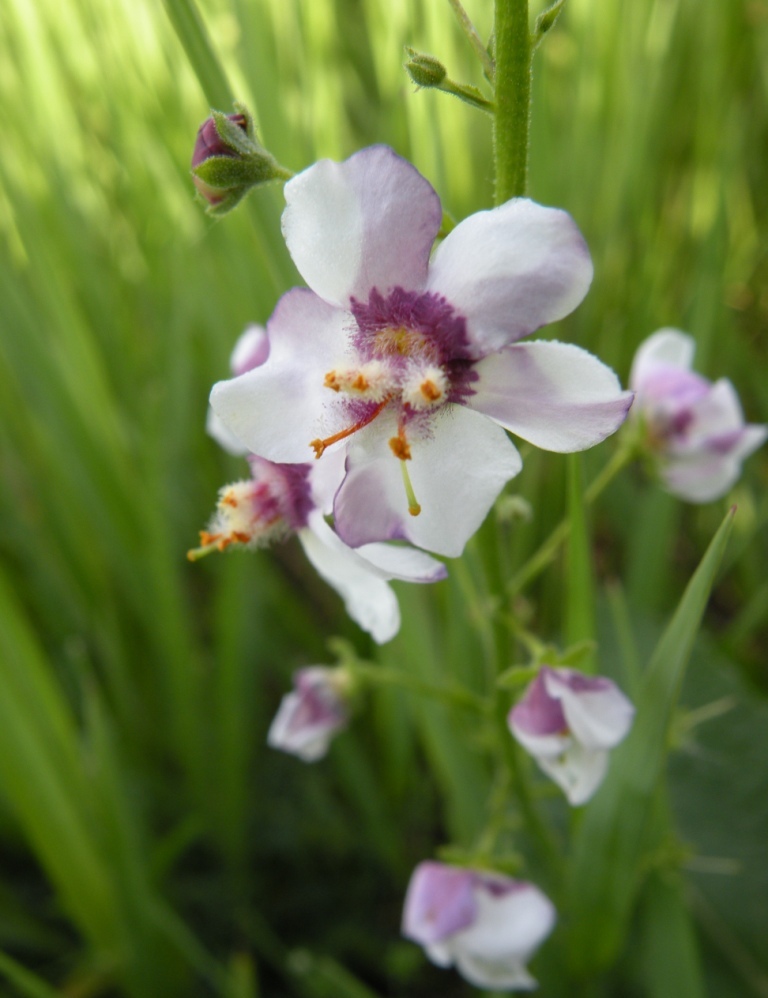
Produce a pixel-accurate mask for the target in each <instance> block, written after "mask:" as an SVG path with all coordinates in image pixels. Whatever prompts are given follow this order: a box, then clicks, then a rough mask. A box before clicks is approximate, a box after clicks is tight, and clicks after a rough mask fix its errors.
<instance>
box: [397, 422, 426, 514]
mask: <svg viewBox="0 0 768 998" xmlns="http://www.w3.org/2000/svg"><path fill="white" fill-rule="evenodd" d="M395 439H397V438H395ZM400 470H401V471H402V473H403V485H405V495H406V498H407V499H408V512H409V513H410V514H411V516H418V515H419V513H420V512H421V506H420V505H419V503H418V501H417V499H416V493H415V492H414V491H413V485H412V484H411V476H410V475H409V474H408V465H407V464H406V463H405V461H401V462H400Z"/></svg>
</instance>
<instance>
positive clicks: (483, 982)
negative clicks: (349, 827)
mask: <svg viewBox="0 0 768 998" xmlns="http://www.w3.org/2000/svg"><path fill="white" fill-rule="evenodd" d="M554 924H555V909H554V906H553V905H552V903H551V901H549V899H548V898H547V897H546V896H545V895H544V894H543V893H542V892H541V891H540V890H539V889H538V887H535V886H534V885H533V884H529V883H527V882H526V881H523V880H513V879H512V878H511V877H506V876H502V875H501V874H498V873H487V872H485V871H483V872H481V871H477V870H469V869H465V868H463V867H458V866H447V865H445V864H444V863H436V862H425V863H420V864H419V865H418V866H417V867H416V869H415V870H414V871H413V875H412V876H411V882H410V884H409V885H408V892H407V894H406V898H405V910H404V912H403V935H405V936H407V937H408V938H409V939H412V940H413V941H414V942H417V943H419V944H420V945H422V946H423V947H424V950H425V952H426V954H427V956H428V957H429V959H430V960H431V961H432V962H433V963H436V964H437V965H438V966H440V967H450V966H451V965H455V966H456V969H457V970H458V971H459V973H460V974H462V976H463V977H465V978H466V979H467V980H468V981H469V982H470V983H471V984H474V985H475V986H476V987H479V988H493V989H495V990H504V991H518V990H521V991H529V990H531V989H532V988H535V987H536V981H535V979H534V978H533V977H531V975H530V974H529V973H528V970H527V969H526V966H525V965H526V963H527V962H528V960H529V959H530V958H531V956H532V954H533V952H534V951H535V950H536V949H537V948H538V946H539V945H540V944H541V943H542V942H543V941H544V939H545V938H546V937H547V936H548V935H549V933H550V932H551V931H552V927H553V926H554Z"/></svg>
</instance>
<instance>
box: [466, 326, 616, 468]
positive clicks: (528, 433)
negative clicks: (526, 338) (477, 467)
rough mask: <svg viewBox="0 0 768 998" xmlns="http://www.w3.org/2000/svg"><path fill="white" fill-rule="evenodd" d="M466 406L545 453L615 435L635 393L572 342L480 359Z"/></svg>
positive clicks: (572, 448) (584, 445)
mask: <svg viewBox="0 0 768 998" xmlns="http://www.w3.org/2000/svg"><path fill="white" fill-rule="evenodd" d="M475 370H476V371H477V374H478V381H477V382H476V383H475V384H474V385H473V387H474V388H475V394H474V395H472V396H470V398H469V399H468V400H467V404H468V405H470V406H471V407H472V408H473V409H476V410H477V411H478V412H482V413H485V415H486V416H490V417H491V419H495V420H496V421H497V422H498V423H500V424H501V425H502V426H504V427H505V428H506V429H508V430H510V431H511V432H512V433H515V434H517V436H520V437H522V438H523V439H524V440H528V441H530V443H532V444H535V445H536V446H537V447H541V448H542V449H544V450H551V451H557V452H558V453H568V452H571V451H578V450H584V449H586V448H587V447H592V446H594V445H595V444H597V443H600V441H601V440H604V439H605V438H606V437H607V436H609V435H610V434H611V433H614V432H615V431H616V430H617V429H618V427H619V426H620V425H621V423H622V422H623V421H624V419H625V417H626V414H627V412H628V410H629V407H630V405H631V404H632V398H633V396H632V392H627V391H622V388H621V385H620V383H619V379H618V378H617V377H616V375H615V374H614V372H613V371H612V370H611V369H610V368H609V367H606V365H605V364H603V363H602V361H600V360H598V359H597V357H594V356H593V355H592V354H591V353H588V352H587V351H586V350H582V349H581V347H577V346H573V345H572V344H570V343H558V342H549V341H544V340H541V341H537V342H534V343H520V344H517V345H516V346H512V347H508V348H507V349H506V350H502V351H501V352H500V353H498V354H495V355H493V356H491V357H486V358H485V359H484V360H481V361H480V362H479V363H478V364H477V365H476V368H475Z"/></svg>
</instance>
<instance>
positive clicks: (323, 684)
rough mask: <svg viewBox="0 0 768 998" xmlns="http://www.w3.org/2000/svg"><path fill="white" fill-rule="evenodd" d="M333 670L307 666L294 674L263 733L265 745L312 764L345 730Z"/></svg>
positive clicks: (343, 703)
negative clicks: (338, 734) (265, 735)
mask: <svg viewBox="0 0 768 998" xmlns="http://www.w3.org/2000/svg"><path fill="white" fill-rule="evenodd" d="M337 675H338V673H337V670H335V669H328V668H325V667H323V666H311V667H309V668H306V669H300V670H299V671H298V672H296V673H294V676H293V684H294V689H293V692H292V693H288V694H287V695H286V696H284V697H283V699H282V701H281V703H280V707H279V709H278V711H277V714H276V715H275V718H274V720H273V721H272V724H271V726H270V728H269V731H268V733H267V744H268V745H269V746H270V747H271V748H276V749H280V750H281V751H283V752H290V753H291V754H292V755H296V756H298V757H299V758H300V759H302V760H303V761H304V762H316V761H317V760H318V759H321V758H322V757H323V756H324V755H325V754H326V752H327V751H328V746H329V744H330V742H331V739H332V738H333V736H334V735H335V734H337V733H338V732H339V731H340V730H341V729H342V728H344V727H346V725H347V722H348V719H349V715H348V711H347V705H346V701H345V699H344V698H343V697H342V695H341V693H340V691H339V684H338V680H337V678H336V677H337Z"/></svg>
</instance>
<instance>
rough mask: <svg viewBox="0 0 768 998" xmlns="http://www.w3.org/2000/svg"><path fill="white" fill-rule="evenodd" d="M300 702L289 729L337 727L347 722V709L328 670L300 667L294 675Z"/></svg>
mask: <svg viewBox="0 0 768 998" xmlns="http://www.w3.org/2000/svg"><path fill="white" fill-rule="evenodd" d="M293 683H294V688H295V689H296V692H297V693H298V694H299V698H300V703H299V706H298V709H297V710H296V712H295V714H294V715H293V716H292V717H291V720H290V725H289V730H290V731H292V732H293V731H299V730H301V729H303V728H307V727H315V726H317V725H320V724H322V725H323V726H328V727H336V726H337V725H342V724H345V723H346V720H347V711H346V708H345V705H344V703H343V702H342V701H341V700H340V699H339V696H338V693H337V692H336V690H335V689H334V688H333V687H332V686H331V685H330V684H329V682H328V675H327V670H322V672H320V671H318V669H316V668H315V669H312V668H309V669H299V671H298V672H297V673H296V674H295V675H294V677H293Z"/></svg>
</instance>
